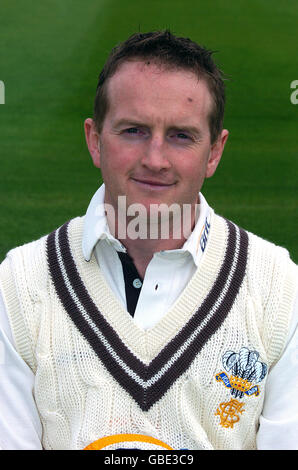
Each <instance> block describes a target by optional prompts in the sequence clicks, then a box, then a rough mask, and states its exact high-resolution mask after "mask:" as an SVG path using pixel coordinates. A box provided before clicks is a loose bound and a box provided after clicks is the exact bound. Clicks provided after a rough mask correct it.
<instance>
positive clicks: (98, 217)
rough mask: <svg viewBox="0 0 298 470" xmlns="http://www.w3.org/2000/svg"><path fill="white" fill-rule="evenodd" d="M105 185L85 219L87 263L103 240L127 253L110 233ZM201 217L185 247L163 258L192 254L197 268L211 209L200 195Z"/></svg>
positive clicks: (163, 254)
mask: <svg viewBox="0 0 298 470" xmlns="http://www.w3.org/2000/svg"><path fill="white" fill-rule="evenodd" d="M104 197H105V185H104V184H102V185H101V186H100V187H99V189H98V190H97V191H96V193H95V194H94V196H93V197H92V199H91V201H90V204H89V206H88V209H87V212H86V216H85V219H84V229H83V239H82V249H83V255H84V258H85V260H86V261H90V259H91V256H92V252H93V250H94V248H95V246H96V245H97V243H100V241H101V240H106V241H107V242H108V243H109V244H110V245H111V246H113V247H114V249H115V250H116V251H122V252H124V253H125V252H126V248H125V247H124V246H123V244H122V243H121V242H120V241H119V240H117V239H116V238H114V237H113V235H112V234H111V233H110V230H109V227H108V223H107V218H106V215H105V211H104ZM199 200H200V206H199V216H198V220H197V222H196V225H195V227H194V230H193V231H192V233H191V235H190V236H189V238H188V239H187V240H186V242H185V243H184V245H183V246H182V247H181V248H179V249H176V250H165V251H162V252H160V255H161V256H166V257H167V256H173V257H175V258H177V257H179V256H185V255H187V254H188V253H189V254H191V256H192V259H193V261H194V263H195V264H196V266H198V263H199V260H200V258H201V256H202V254H203V252H204V250H205V246H206V243H207V240H208V234H209V230H210V215H211V209H210V207H209V205H208V203H207V201H206V199H205V198H204V196H203V195H202V193H199Z"/></svg>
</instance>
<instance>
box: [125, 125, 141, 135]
mask: <svg viewBox="0 0 298 470" xmlns="http://www.w3.org/2000/svg"><path fill="white" fill-rule="evenodd" d="M124 132H125V133H126V134H137V133H138V132H139V129H138V128H137V127H130V128H129V129H125V130H124Z"/></svg>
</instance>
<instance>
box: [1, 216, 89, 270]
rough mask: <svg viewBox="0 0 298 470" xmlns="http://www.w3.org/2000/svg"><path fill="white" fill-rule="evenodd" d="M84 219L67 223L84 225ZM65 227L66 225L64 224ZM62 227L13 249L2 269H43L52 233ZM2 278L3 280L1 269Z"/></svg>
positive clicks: (3, 262) (80, 218)
mask: <svg viewBox="0 0 298 470" xmlns="http://www.w3.org/2000/svg"><path fill="white" fill-rule="evenodd" d="M83 219H84V217H76V218H74V219H71V220H70V221H68V222H66V224H70V223H72V224H77V225H82V223H83ZM64 225H65V224H64ZM59 228H60V227H57V228H55V229H54V230H53V231H52V232H50V233H48V234H46V235H43V236H41V237H40V238H38V239H36V240H33V241H31V242H27V243H25V244H23V245H19V246H17V247H14V248H12V249H11V250H9V251H8V253H7V254H6V257H5V258H4V260H3V261H2V262H1V264H0V267H2V265H7V264H9V265H14V266H16V268H17V266H19V267H21V266H23V268H24V269H25V270H29V271H32V274H33V272H34V271H35V270H36V271H38V270H39V269H40V268H41V267H43V266H44V265H45V263H46V261H47V240H48V237H49V235H51V233H53V232H56V231H57V230H59ZM0 278H1V269H0Z"/></svg>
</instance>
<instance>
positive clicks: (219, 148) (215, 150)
mask: <svg viewBox="0 0 298 470" xmlns="http://www.w3.org/2000/svg"><path fill="white" fill-rule="evenodd" d="M228 136H229V131H227V129H223V130H222V131H221V133H220V135H219V137H218V139H217V141H216V142H215V143H214V144H212V146H211V151H210V155H209V160H208V163H207V168H206V175H205V176H206V178H210V177H211V176H213V175H214V173H215V170H216V168H217V165H218V164H219V162H220V159H221V156H222V154H223V151H224V146H225V143H226V141H227V139H228Z"/></svg>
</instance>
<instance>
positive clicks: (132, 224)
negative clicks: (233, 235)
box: [107, 205, 198, 278]
mask: <svg viewBox="0 0 298 470" xmlns="http://www.w3.org/2000/svg"><path fill="white" fill-rule="evenodd" d="M197 216H198V206H197V205H193V206H192V207H191V210H190V211H189V214H187V217H185V214H180V213H179V214H178V215H177V214H176V215H175V214H174V215H173V214H172V216H171V217H168V218H166V217H163V216H162V215H161V214H159V217H157V218H156V219H155V220H154V221H155V223H152V218H151V219H150V223H148V219H147V218H146V220H145V219H144V218H143V219H142V218H141V217H138V218H131V217H130V218H129V217H127V216H125V218H124V217H118V214H117V216H116V218H114V219H113V221H111V220H109V217H107V219H108V225H109V228H110V230H111V233H114V236H115V238H117V239H118V240H119V241H121V243H122V244H123V245H124V246H125V248H126V250H127V252H128V254H129V255H130V256H131V258H132V259H133V261H134V264H135V266H136V268H137V270H138V272H139V274H140V276H141V277H142V278H144V276H145V272H146V269H147V266H148V264H149V262H150V261H151V259H152V258H153V256H154V253H158V252H160V251H165V250H175V249H179V248H181V247H182V246H183V245H184V243H185V241H186V240H187V238H188V237H189V236H190V234H191V232H192V230H193V228H194V226H195V223H196V220H197ZM124 220H125V223H123V221H124ZM121 221H122V224H121Z"/></svg>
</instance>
